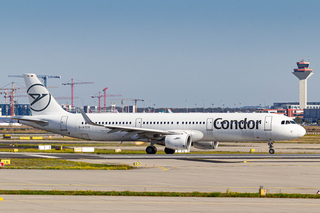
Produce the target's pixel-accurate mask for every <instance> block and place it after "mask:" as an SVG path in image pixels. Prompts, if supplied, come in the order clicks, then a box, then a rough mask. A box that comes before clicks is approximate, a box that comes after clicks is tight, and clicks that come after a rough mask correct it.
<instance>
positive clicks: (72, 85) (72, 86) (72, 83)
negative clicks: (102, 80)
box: [62, 78, 94, 108]
mask: <svg viewBox="0 0 320 213" xmlns="http://www.w3.org/2000/svg"><path fill="white" fill-rule="evenodd" d="M75 84H94V82H76V83H74V82H73V78H71V83H62V85H65V86H66V85H71V108H73V107H74V104H73V99H74V97H73V89H74V85H75Z"/></svg>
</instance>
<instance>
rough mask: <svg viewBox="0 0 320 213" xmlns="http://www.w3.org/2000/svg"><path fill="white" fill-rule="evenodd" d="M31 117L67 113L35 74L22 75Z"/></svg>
mask: <svg viewBox="0 0 320 213" xmlns="http://www.w3.org/2000/svg"><path fill="white" fill-rule="evenodd" d="M23 78H24V82H25V84H26V88H27V93H28V99H29V103H30V109H31V112H32V115H45V114H46V115H50V114H65V113H67V112H66V111H65V110H64V109H62V108H61V106H60V105H59V104H58V102H57V101H56V100H55V99H54V98H53V97H52V95H51V94H50V92H49V91H48V90H47V88H46V87H45V86H43V84H42V83H41V81H40V80H39V79H38V77H37V76H36V75H35V74H23Z"/></svg>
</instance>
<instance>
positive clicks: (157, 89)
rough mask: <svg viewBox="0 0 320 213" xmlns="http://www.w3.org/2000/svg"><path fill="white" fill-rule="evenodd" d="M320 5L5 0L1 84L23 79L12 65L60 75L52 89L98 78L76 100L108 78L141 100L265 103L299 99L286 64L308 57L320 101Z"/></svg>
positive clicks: (60, 92)
mask: <svg viewBox="0 0 320 213" xmlns="http://www.w3.org/2000/svg"><path fill="white" fill-rule="evenodd" d="M319 9H320V1H294V0H288V1H285V0H283V1H272V0H271V1H259V0H252V1H249V0H248V1H247V0H238V1H236V0H226V1H213V0H212V1H205V0H202V1H188V0H183V1H178V0H175V1H166V0H161V1H149V0H146V1H139V0H134V1H133V0H132V1H108V0H104V1H99V0H97V1H82V0H74V1H66V0H61V1H59V0H56V1H45V0H41V1H40V0H39V1H33V0H30V1H9V0H3V1H0V50H1V51H0V69H1V72H0V73H1V77H0V87H3V86H5V85H7V84H9V83H10V82H12V81H14V82H17V84H16V85H24V83H23V81H22V79H19V78H9V77H7V76H8V74H22V73H35V74H48V75H61V76H62V79H49V83H48V85H49V86H59V88H55V89H50V91H51V93H52V94H53V95H54V96H57V97H70V96H71V95H70V91H71V89H70V86H62V83H65V82H68V81H70V79H71V78H74V79H75V81H76V82H77V81H93V82H95V84H92V85H90V84H88V85H76V86H75V94H74V95H75V96H77V97H79V99H75V105H78V106H81V105H82V100H81V99H84V100H83V102H84V104H85V105H88V104H89V105H93V104H96V105H97V103H96V102H97V99H92V98H90V95H96V94H97V93H98V92H99V91H101V92H102V89H103V88H105V87H109V89H108V90H107V92H108V93H109V94H121V95H122V97H123V98H140V99H145V100H146V103H145V104H146V107H147V106H149V105H150V103H151V102H150V100H152V104H156V105H155V106H156V107H186V100H188V105H189V107H194V106H195V105H196V104H197V106H201V107H202V106H203V100H206V101H205V105H206V107H209V106H212V104H214V106H215V107H221V105H222V103H223V104H225V106H229V107H234V106H236V107H239V105H240V104H239V103H241V106H246V105H259V104H262V105H263V104H264V101H263V100H266V101H265V103H266V105H271V104H272V103H274V102H282V101H298V91H299V90H298V85H299V84H298V79H297V78H296V77H295V76H294V75H293V74H291V72H292V71H293V69H294V68H295V67H296V62H297V61H299V60H300V59H301V57H303V58H305V59H308V58H309V57H310V63H311V65H310V68H312V69H314V73H315V74H314V75H313V76H312V77H311V78H310V79H309V80H308V101H320V97H319V95H318V93H319V89H318V88H319V86H318V83H317V82H319V80H320V75H319V74H318V70H320V62H319V58H320V52H319V51H320V42H319V39H320V28H319V23H320V13H319ZM221 100H223V101H221ZM95 101H96V102H95ZM25 102H27V99H26V98H19V103H25ZM59 102H60V103H67V102H68V103H69V104H70V102H71V101H70V100H61V101H59ZM0 103H4V98H1V99H0ZM109 103H110V100H109V99H108V104H109ZM126 104H131V102H127V103H126ZM117 105H120V101H118V102H117ZM140 106H141V107H142V104H140Z"/></svg>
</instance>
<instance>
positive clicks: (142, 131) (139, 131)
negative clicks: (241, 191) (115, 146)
mask: <svg viewBox="0 0 320 213" xmlns="http://www.w3.org/2000/svg"><path fill="white" fill-rule="evenodd" d="M79 109H80V108H79ZM80 112H81V114H82V116H83V118H84V120H85V121H86V122H87V123H88V124H90V125H94V126H101V127H105V128H108V129H111V131H110V132H109V133H114V132H128V134H126V135H125V136H132V135H135V134H138V135H154V134H161V135H176V134H181V133H180V132H175V131H165V130H159V129H146V128H139V127H126V126H114V125H103V124H96V123H94V122H93V121H91V119H90V118H89V117H88V115H87V114H86V113H85V112H84V111H83V110H82V109H80Z"/></svg>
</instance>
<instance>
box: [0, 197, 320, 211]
mask: <svg viewBox="0 0 320 213" xmlns="http://www.w3.org/2000/svg"><path fill="white" fill-rule="evenodd" d="M2 197H3V198H4V200H3V201H0V208H1V212H5V213H16V212H24V213H33V212H47V213H51V212H52V213H56V212H59V213H66V212H77V213H79V212H120V213H121V212H148V213H149V212H184V213H185V212H240V213H241V212H319V208H320V202H319V200H318V199H274V198H184V197H112V196H34V195H3V196H2Z"/></svg>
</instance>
